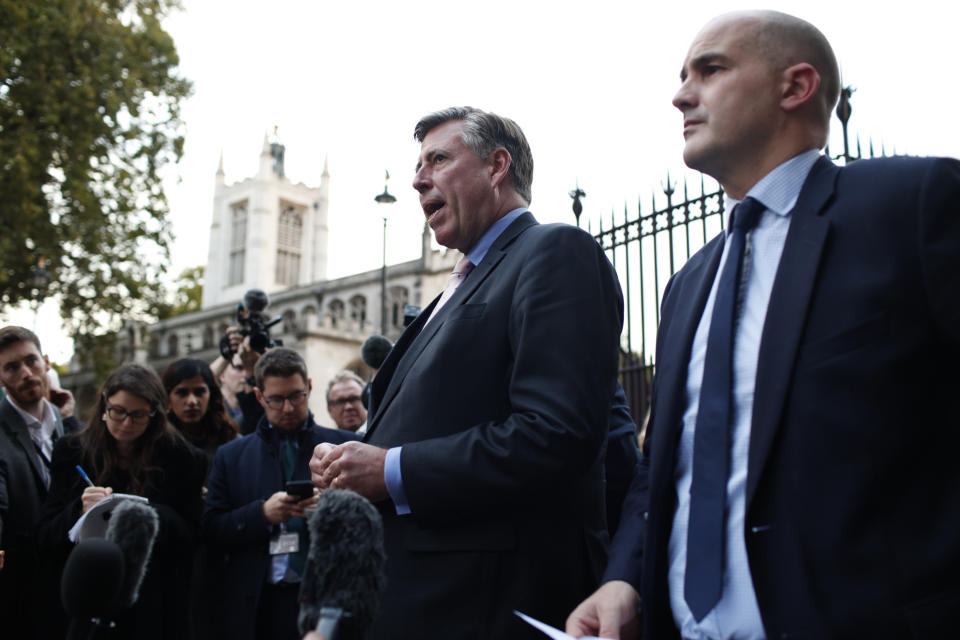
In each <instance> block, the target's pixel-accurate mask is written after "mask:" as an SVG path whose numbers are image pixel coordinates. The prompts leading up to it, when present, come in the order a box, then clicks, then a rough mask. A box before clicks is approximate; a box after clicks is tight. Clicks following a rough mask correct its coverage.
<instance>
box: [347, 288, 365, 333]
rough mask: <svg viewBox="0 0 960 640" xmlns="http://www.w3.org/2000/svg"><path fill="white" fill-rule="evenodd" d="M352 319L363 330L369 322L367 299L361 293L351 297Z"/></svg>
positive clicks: (354, 324)
mask: <svg viewBox="0 0 960 640" xmlns="http://www.w3.org/2000/svg"><path fill="white" fill-rule="evenodd" d="M350 321H351V324H352V325H353V326H354V327H356V328H357V329H360V330H361V331H362V330H363V327H364V325H366V323H367V299H366V298H364V297H363V296H361V295H359V294H357V295H355V296H353V297H352V298H350Z"/></svg>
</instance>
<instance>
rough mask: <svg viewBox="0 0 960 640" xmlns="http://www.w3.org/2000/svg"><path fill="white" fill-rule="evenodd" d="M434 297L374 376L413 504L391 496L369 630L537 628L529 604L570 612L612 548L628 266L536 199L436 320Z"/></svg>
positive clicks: (455, 632)
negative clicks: (537, 209)
mask: <svg viewBox="0 0 960 640" xmlns="http://www.w3.org/2000/svg"><path fill="white" fill-rule="evenodd" d="M435 304H436V301H434V303H432V304H431V305H429V306H428V307H427V308H426V309H424V310H423V312H422V313H421V315H420V316H419V317H418V318H417V320H416V321H415V322H414V323H413V324H412V325H410V327H409V328H408V329H407V330H406V331H405V332H404V334H403V335H402V336H401V337H400V339H399V340H398V342H397V344H396V346H395V347H394V349H393V350H392V351H391V352H390V355H389V356H388V357H387V360H386V361H385V362H384V364H383V366H382V368H381V369H380V371H379V373H378V374H377V377H376V378H375V379H374V381H373V389H372V398H371V400H372V402H371V404H372V406H375V407H376V413H375V415H373V416H371V417H370V418H369V425H370V426H369V428H368V432H367V435H366V441H367V442H369V443H371V444H374V445H377V446H381V447H394V446H398V445H402V446H403V449H402V455H401V460H400V462H401V465H400V466H401V470H402V474H403V485H404V489H405V491H406V495H407V498H408V499H409V503H410V506H411V508H412V514H409V515H405V516H397V514H396V511H395V509H394V505H393V503H392V501H389V500H387V501H384V502H381V503H380V505H379V506H380V508H381V513H382V514H383V517H384V529H385V538H386V549H387V587H386V592H385V593H384V596H383V600H382V604H381V608H380V613H379V615H378V617H377V619H376V621H375V622H374V626H373V629H372V631H371V633H370V634H369V636H368V637H370V638H377V639H379V638H396V637H398V629H402V630H403V632H402V633H403V635H404V636H405V637H410V638H414V637H415V638H424V639H430V638H445V639H446V638H451V639H456V638H508V637H509V638H521V637H527V636H526V635H525V634H528V633H530V632H529V631H528V630H527V629H526V628H525V625H524V624H523V623H520V622H518V621H517V619H516V617H515V616H514V615H513V614H512V610H513V609H515V608H516V609H519V610H520V611H522V612H524V613H528V614H530V615H532V616H534V617H538V618H541V619H544V620H546V621H548V622H550V623H551V624H554V625H556V626H562V622H563V619H564V618H565V616H566V614H567V612H568V611H569V610H570V608H572V607H573V606H574V605H575V604H576V603H577V601H579V599H581V598H582V597H583V596H585V595H586V594H587V593H589V591H590V590H591V589H592V588H593V587H595V585H596V581H597V580H598V578H599V575H600V574H599V571H600V570H602V565H603V562H604V557H605V543H606V532H605V523H604V520H603V489H602V476H601V471H602V464H601V461H602V455H603V449H604V443H605V439H606V435H607V416H608V411H609V407H610V401H611V398H612V396H613V388H614V381H615V376H616V371H617V358H618V351H617V345H618V342H619V337H620V326H621V315H622V302H621V297H620V287H619V284H618V282H617V278H616V275H615V273H614V272H613V269H612V267H611V265H610V263H609V261H608V260H607V258H606V257H605V256H604V254H603V252H602V251H601V250H600V248H599V247H598V246H597V244H596V242H594V240H593V239H592V238H591V237H590V236H589V235H588V234H586V233H584V232H583V231H581V230H579V229H576V228H574V227H570V226H568V225H538V224H537V223H536V221H535V220H534V219H533V216H532V215H531V214H529V213H525V214H523V215H521V216H520V217H519V218H518V219H516V220H515V221H514V222H513V223H511V224H510V226H508V227H507V229H506V230H505V231H504V232H503V233H502V234H501V236H500V237H499V238H498V239H497V240H496V241H495V242H494V244H493V246H492V247H491V248H490V251H489V252H488V253H487V255H486V257H485V258H484V259H483V261H482V262H481V264H480V265H479V266H477V267H476V268H475V269H473V271H472V272H471V273H470V274H469V275H468V276H467V278H466V280H465V281H464V282H463V284H461V285H460V288H459V289H458V290H457V291H456V293H455V294H454V295H453V296H452V297H451V298H450V300H449V301H448V302H447V304H446V305H445V306H444V307H443V309H441V310H440V312H438V314H437V316H436V317H435V318H434V319H433V320H432V321H431V322H430V323H429V324H428V325H427V326H426V328H424V322H425V320H426V319H427V318H428V317H429V316H430V313H431V312H432V311H433V307H434V306H435ZM536 633H537V632H533V634H532V635H530V637H536Z"/></svg>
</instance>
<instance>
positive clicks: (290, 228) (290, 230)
mask: <svg viewBox="0 0 960 640" xmlns="http://www.w3.org/2000/svg"><path fill="white" fill-rule="evenodd" d="M301 237H303V209H302V208H297V207H294V206H293V205H291V204H287V203H284V202H281V203H280V222H279V224H278V225H277V268H276V274H275V275H276V280H277V284H286V285H295V284H297V283H298V282H299V281H300V238H301Z"/></svg>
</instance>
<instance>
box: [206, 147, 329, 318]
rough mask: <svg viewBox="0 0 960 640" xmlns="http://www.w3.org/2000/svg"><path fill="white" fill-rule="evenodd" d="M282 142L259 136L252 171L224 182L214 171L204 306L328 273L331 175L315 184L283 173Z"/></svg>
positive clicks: (220, 171)
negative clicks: (259, 146) (256, 163)
mask: <svg viewBox="0 0 960 640" xmlns="http://www.w3.org/2000/svg"><path fill="white" fill-rule="evenodd" d="M283 155H284V146H283V145H282V144H281V143H280V142H279V141H278V140H276V137H275V136H274V139H273V140H271V139H270V138H268V137H267V136H264V138H263V149H262V150H261V152H260V167H259V170H258V171H257V175H256V176H254V177H253V178H247V179H246V180H243V181H242V182H238V183H236V184H231V185H227V184H226V182H225V178H224V173H223V157H222V156H221V158H220V166H219V168H218V169H217V176H216V189H215V192H214V198H213V221H212V223H211V225H210V248H209V251H208V254H207V269H206V272H205V274H204V286H203V308H204V309H207V308H210V307H214V306H217V305H219V304H222V303H225V302H231V303H235V302H236V301H237V300H240V299H242V298H243V294H244V293H245V292H246V291H247V290H248V289H262V290H263V291H265V292H267V293H268V294H272V293H275V292H278V291H284V290H287V289H290V288H292V287H297V286H301V285H306V284H309V283H311V282H319V281H322V280H325V279H326V277H327V234H328V228H327V209H328V204H329V188H330V173H329V171H328V170H327V164H326V162H324V167H323V173H322V174H321V176H320V186H319V187H308V186H306V185H304V184H302V183H297V184H294V183H292V182H290V180H289V179H288V178H287V177H286V176H285V175H284V170H283Z"/></svg>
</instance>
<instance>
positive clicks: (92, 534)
mask: <svg viewBox="0 0 960 640" xmlns="http://www.w3.org/2000/svg"><path fill="white" fill-rule="evenodd" d="M123 500H136V501H137V502H142V503H144V504H149V503H150V501H149V500H147V499H146V498H144V497H143V496H135V495H133V494H130V493H111V494H110V495H108V496H107V497H106V498H104V499H103V500H101V501H100V502H98V503H97V504H95V505H93V506H92V507H90V509H89V510H88V511H87V512H86V513H85V514H83V515H82V516H80V518H79V519H78V520H77V521H76V522H75V523H73V526H72V527H70V531H69V532H68V533H67V537H69V538H70V542H83V541H84V540H89V539H90V538H102V537H104V536H105V535H106V534H107V525H108V524H109V523H110V515H111V514H112V513H113V510H114V509H115V508H116V506H117V505H118V504H120V502H121V501H123Z"/></svg>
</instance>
